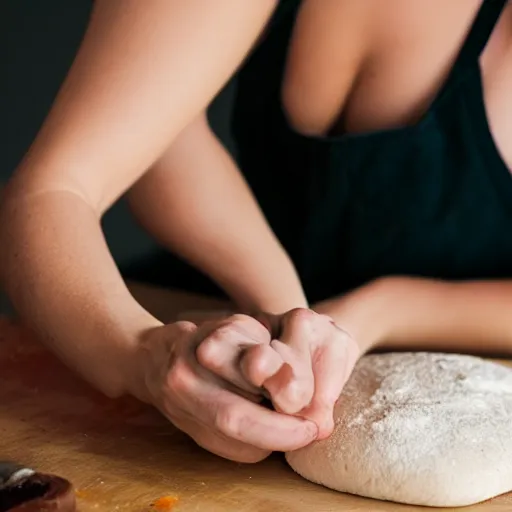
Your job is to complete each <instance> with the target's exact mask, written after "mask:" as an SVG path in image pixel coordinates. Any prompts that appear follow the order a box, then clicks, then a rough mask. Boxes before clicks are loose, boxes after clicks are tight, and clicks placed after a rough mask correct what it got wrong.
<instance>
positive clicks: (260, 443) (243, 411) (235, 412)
mask: <svg viewBox="0 0 512 512" xmlns="http://www.w3.org/2000/svg"><path fill="white" fill-rule="evenodd" d="M193 382H194V386H193V388H190V392H191V393H193V394H194V395H195V400H196V401H198V403H200V404H201V406H200V407H196V408H195V411H194V413H195V414H196V415H197V416H196V417H197V420H198V421H200V422H201V423H202V424H203V427H204V429H205V431H209V430H212V429H214V430H216V431H217V432H218V433H220V434H222V435H224V436H226V437H227V438H229V439H234V440H236V441H240V442H243V443H246V444H248V445H251V446H254V447H256V448H259V449H260V450H270V451H291V450H296V449H298V448H302V447H303V446H306V445H307V444H309V443H311V442H312V441H313V440H314V439H315V438H316V435H317V432H318V427H317V426H316V425H315V423H313V422H312V421H308V420H305V419H303V418H297V417H294V416H289V415H286V414H280V413H278V412H276V411H272V410H270V409H267V408H265V407H263V406H261V405H258V404H255V403H254V402H251V401H249V400H246V399H245V398H243V397H241V396H239V395H237V394H235V393H232V392H231V391H229V390H227V389H225V388H223V387H221V382H222V381H220V380H218V381H217V382H215V381H213V380H210V381H208V380H206V379H195V380H194V381H193Z"/></svg>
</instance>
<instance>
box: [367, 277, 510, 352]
mask: <svg viewBox="0 0 512 512" xmlns="http://www.w3.org/2000/svg"><path fill="white" fill-rule="evenodd" d="M384 286H385V287H386V284H384ZM381 313H382V315H383V316H386V317H387V320H385V321H383V325H386V328H385V335H384V336H383V338H382V340H381V341H380V342H378V343H377V347H378V348H400V349H408V348H425V349H428V350H450V351H458V352H472V353H487V354H489V353H493V354H497V353H500V354H512V281H470V282H446V281H436V280H427V279H410V278H393V279H390V281H389V283H388V285H387V288H386V290H385V291H384V293H383V296H382V311H381Z"/></svg>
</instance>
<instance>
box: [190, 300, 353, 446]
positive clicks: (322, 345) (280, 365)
mask: <svg viewBox="0 0 512 512" xmlns="http://www.w3.org/2000/svg"><path fill="white" fill-rule="evenodd" d="M257 318H258V319H259V321H260V322H261V323H259V322H257V321H256V320H255V319H253V318H251V317H249V316H245V315H234V316H231V317H229V318H226V319H225V320H223V321H222V322H221V323H220V324H217V325H218V328H217V330H216V331H213V333H208V330H209V329H211V328H212V326H208V324H204V327H203V328H202V329H206V330H204V331H203V339H202V342H201V344H200V345H198V347H197V349H196V353H197V357H198V361H199V362H200V364H201V365H202V366H203V367H204V368H206V369H208V370H209V371H211V372H212V373H214V374H216V375H217V376H218V377H221V378H222V379H223V380H225V381H228V382H230V383H231V384H232V385H233V386H236V387H237V388H238V389H240V390H243V391H244V392H252V393H262V394H264V395H265V396H267V397H268V398H269V399H270V400H271V401H272V403H273V405H274V407H275V409H276V410H277V411H278V412H280V413H284V414H287V415H290V417H292V416H297V417H302V418H306V419H308V420H311V421H313V422H314V423H315V424H316V425H317V426H318V430H319V434H318V438H325V437H328V436H329V435H330V434H331V432H332V429H333V427H334V423H333V410H334V405H335V403H336V401H337V399H338V397H339V395H340V393H341V390H342V389H343V386H344V384H345V383H346V381H347V379H348V377H349V376H350V374H351V372H352V369H353V367H354V365H355V363H356V361H357V359H358V357H359V354H360V350H359V347H358V346H357V344H356V342H355V341H354V340H353V339H352V338H351V337H350V335H349V334H348V333H347V332H345V331H343V330H342V329H341V328H339V327H338V326H337V325H336V324H335V323H334V322H333V321H332V319H331V318H330V317H328V316H326V315H320V314H317V313H315V312H314V311H311V310H309V309H302V308H298V309H294V310H292V311H290V312H288V313H286V314H284V315H279V316H272V315H257ZM264 325H265V326H266V328H265V327H264ZM204 335H206V336H204Z"/></svg>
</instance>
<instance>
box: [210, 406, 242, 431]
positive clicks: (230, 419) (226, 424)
mask: <svg viewBox="0 0 512 512" xmlns="http://www.w3.org/2000/svg"><path fill="white" fill-rule="evenodd" d="M240 423H241V422H240V417H239V414H238V413H237V412H236V411H235V410H234V409H233V408H231V407H222V408H220V409H219V410H218V411H217V414H216V415H215V426H216V428H217V429H218V430H220V431H221V432H222V433H223V434H225V435H227V436H228V437H233V438H239V437H240Z"/></svg>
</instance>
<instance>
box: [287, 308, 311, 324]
mask: <svg viewBox="0 0 512 512" xmlns="http://www.w3.org/2000/svg"><path fill="white" fill-rule="evenodd" d="M288 315H289V316H290V320H291V321H292V322H300V323H301V324H306V325H310V324H312V323H313V321H314V320H315V318H316V316H317V315H316V313H315V312H314V311H311V310H310V309H305V308H296V309H292V310H291V311H290V312H289V313H288Z"/></svg>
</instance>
